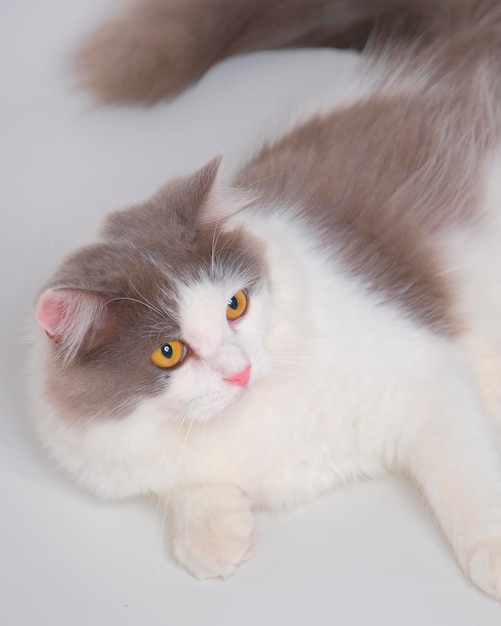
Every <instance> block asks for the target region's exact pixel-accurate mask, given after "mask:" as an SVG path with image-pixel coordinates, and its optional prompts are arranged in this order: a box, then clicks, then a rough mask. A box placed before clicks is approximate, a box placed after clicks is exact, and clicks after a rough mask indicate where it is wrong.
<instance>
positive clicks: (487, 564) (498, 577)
mask: <svg viewBox="0 0 501 626" xmlns="http://www.w3.org/2000/svg"><path fill="white" fill-rule="evenodd" d="M467 574H468V576H469V578H470V579H471V581H472V582H473V583H474V584H475V585H476V586H477V587H479V588H480V589H481V590H482V591H483V592H485V593H486V594H487V595H489V596H492V597H493V598H496V599H497V600H501V537H497V538H492V539H486V540H484V541H479V542H478V543H477V545H476V546H475V548H474V549H473V550H472V552H471V553H470V557H469V559H468V566H467Z"/></svg>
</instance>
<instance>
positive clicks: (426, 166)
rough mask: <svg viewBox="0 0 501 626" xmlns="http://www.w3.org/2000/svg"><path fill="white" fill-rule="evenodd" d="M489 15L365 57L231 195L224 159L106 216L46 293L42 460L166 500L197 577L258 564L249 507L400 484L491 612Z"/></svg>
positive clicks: (495, 245)
mask: <svg viewBox="0 0 501 626" xmlns="http://www.w3.org/2000/svg"><path fill="white" fill-rule="evenodd" d="M163 4H165V5H167V4H168V3H163ZM296 4H297V3H296ZM313 4H314V5H315V6H316V4H315V3H313ZM332 4H333V6H334V5H336V6H337V4H339V5H341V4H342V3H337V4H336V3H335V2H333V3H332ZM355 4H356V3H354V5H355ZM390 4H391V3H384V2H383V3H382V5H381V6H383V5H384V6H385V7H386V8H388V6H390ZM394 4H395V5H397V4H398V5H399V6H400V3H394ZM452 4H454V3H452ZM474 4H475V6H477V4H478V3H474ZM480 4H482V3H480ZM152 5H155V6H157V7H158V6H160V5H162V3H161V2H158V0H155V2H151V1H150V2H149V4H148V3H145V5H144V6H150V7H151V6H152ZM487 5H489V6H488V9H489V11H488V15H489V19H488V20H482V19H481V17H478V19H477V22H475V23H474V27H472V31H471V32H469V31H468V29H466V28H465V27H464V25H463V27H462V28H461V27H459V26H458V27H457V29H458V32H459V33H460V34H459V35H458V36H456V34H455V30H454V28H453V29H452V34H449V35H448V36H450V40H448V39H447V38H445V42H444V43H440V45H436V43H435V44H434V43H433V41H432V43H431V44H430V47H427V46H426V45H424V46H423V45H422V42H418V44H414V48H412V50H411V52H410V53H409V52H407V51H406V49H405V48H404V49H400V48H397V52H395V51H392V49H391V48H390V49H389V52H387V55H388V56H387V57H386V56H383V58H382V59H381V61H380V64H379V66H378V65H376V66H374V65H373V62H372V61H370V62H369V61H367V62H360V64H359V71H360V76H359V80H358V82H357V79H353V77H351V78H350V80H349V81H347V87H349V88H347V92H349V96H347V98H349V102H347V101H345V102H344V103H343V106H341V107H339V106H338V108H335V109H334V110H330V107H329V104H328V103H324V112H323V113H322V115H318V114H311V116H310V118H309V120H307V121H305V122H303V123H300V124H299V123H298V124H296V125H295V126H294V127H292V129H291V130H289V131H287V132H285V131H284V133H283V134H282V136H280V137H277V138H276V139H274V140H273V141H270V143H269V144H267V145H266V146H264V148H262V150H261V151H258V153H257V154H256V156H254V157H253V158H252V159H251V160H250V161H249V162H248V163H246V164H244V165H243V166H242V167H241V168H240V169H239V170H238V171H237V172H236V174H235V175H234V177H233V181H232V187H233V190H232V189H231V188H230V189H229V190H225V192H224V193H221V192H219V191H218V185H217V182H216V176H217V170H218V166H219V161H218V160H215V161H213V162H211V163H210V164H208V165H207V166H205V167H204V168H202V170H200V171H199V172H197V173H195V174H194V175H193V176H191V177H186V178H183V179H177V180H174V181H172V182H171V183H169V184H168V185H167V186H166V187H165V188H164V189H162V190H161V191H160V192H159V193H158V194H157V195H156V196H155V197H154V198H152V199H151V200H150V201H148V202H147V203H145V204H144V205H141V206H138V207H133V208H131V209H128V210H126V211H123V212H117V213H114V214H112V215H111V216H110V217H109V218H108V220H107V221H106V223H105V225H104V228H103V230H102V233H101V236H100V241H99V242H97V243H96V244H92V245H91V246H89V247H86V248H82V249H80V250H78V251H77V252H75V253H74V254H73V255H72V256H71V257H70V258H68V259H67V260H66V261H65V262H64V263H63V264H62V265H61V268H60V269H59V270H58V272H57V273H56V275H55V276H54V278H53V279H52V280H51V282H50V284H49V285H48V287H47V288H46V290H45V291H44V292H43V293H42V295H41V297H40V299H39V301H38V305H37V317H38V321H39V323H40V325H41V326H42V328H43V329H44V330H45V333H46V334H48V335H49V338H47V337H46V336H45V335H44V334H43V333H41V334H40V337H39V339H38V340H37V342H36V346H35V350H34V363H36V368H34V369H36V370H37V374H36V375H34V377H33V380H34V393H35V397H36V410H37V425H38V430H39V432H40V434H41V436H42V439H43V441H44V443H45V444H46V446H47V447H48V448H49V450H50V453H51V455H52V456H53V458H54V459H55V460H56V461H57V462H58V463H59V464H60V465H61V466H62V467H64V468H65V469H66V470H67V471H69V472H70V474H72V475H73V476H74V478H76V480H77V481H79V482H80V483H82V484H83V485H85V486H86V487H88V488H90V489H91V490H92V491H94V492H96V493H98V494H99V495H101V496H104V497H107V498H118V497H127V496H134V495H139V494H150V493H153V494H155V495H157V496H158V497H159V498H160V499H161V500H162V501H163V502H164V504H165V506H166V507H168V512H169V517H170V524H171V539H172V545H173V551H174V554H175V555H176V557H177V559H178V560H179V561H180V562H181V563H183V564H184V565H185V566H186V567H187V568H188V569H189V570H190V571H191V572H193V573H194V574H195V575H196V576H198V577H201V578H204V577H217V576H227V575H229V574H230V573H232V571H233V570H234V568H235V567H236V566H237V565H238V564H239V563H240V562H242V561H243V560H246V559H247V558H248V557H249V556H250V555H251V554H252V552H253V548H254V542H255V535H254V528H253V520H252V515H251V509H252V508H264V509H280V508H284V507H290V506H293V505H296V504H298V503H302V502H305V501H307V500H309V499H311V498H313V497H315V496H317V495H318V494H320V493H324V492H326V491H327V490H329V489H331V488H332V487H333V486H335V485H336V484H340V483H343V482H345V481H347V480H350V479H353V478H356V477H359V476H371V477H373V476H376V475H378V474H381V473H382V472H384V471H387V470H388V469H393V470H396V471H403V472H405V473H408V474H410V475H412V476H413V478H414V479H415V481H416V482H417V483H418V485H419V487H420V488H421V490H422V491H423V492H424V494H425V497H426V499H427V500H428V502H429V503H430V505H431V508H432V509H433V511H434V513H435V514H436V516H437V519H438V520H439V522H440V524H441V527H442V529H443V530H444V532H445V534H446V535H447V537H448V539H449V540H450V542H451V544H452V546H453V548H454V550H455V552H456V555H457V557H458V560H459V562H460V563H461V565H462V567H463V569H464V570H465V572H466V573H467V575H469V576H470V577H471V578H472V579H473V581H474V582H475V583H476V584H477V585H479V586H480V587H481V588H482V589H483V590H484V591H486V592H487V593H490V594H491V595H494V596H496V597H498V598H499V597H501V452H500V450H501V448H500V447H499V442H498V441H497V439H496V434H495V428H496V425H497V413H498V410H499V408H500V407H501V398H500V397H499V395H500V394H499V391H500V389H499V387H501V376H499V372H501V324H500V323H499V320H501V291H500V288H499V271H498V268H499V262H500V261H501V210H500V206H501V184H500V183H499V181H498V173H499V171H500V170H501V149H499V148H498V133H499V127H498V122H499V120H498V117H499V112H498V111H497V110H496V107H497V102H498V95H499V92H500V90H501V81H500V80H499V78H500V77H499V74H497V73H496V62H495V56H494V55H493V50H495V49H496V43H495V41H496V37H501V35H500V34H499V32H498V31H499V30H500V29H501V26H499V24H500V21H499V15H498V13H496V11H499V7H498V5H497V3H495V2H490V3H486V5H485V6H487ZM322 6H323V5H322ZM343 6H345V5H343ZM478 6H480V5H478ZM449 8H450V10H451V11H452V10H453V9H454V7H453V6H452V5H451V6H450V7H449ZM481 8H485V7H483V5H482V7H481ZM496 19H497V20H498V21H497V22H496ZM452 21H453V20H452ZM459 21H461V20H459ZM491 25H493V26H492V30H491V31H490V35H491V36H492V41H490V43H489V42H488V43H486V41H487V39H486V33H487V32H488V31H489V28H490V27H491ZM496 29H497V30H496ZM355 31H356V32H357V33H358V32H359V31H358V29H357V28H356V29H355ZM244 39H245V37H244ZM294 41H295V40H294ZM299 41H302V40H301V39H300V40H299ZM458 42H459V43H458ZM459 44H460V45H461V48H460V49H461V50H462V51H463V50H466V51H467V54H466V55H465V57H464V59H463V58H462V57H461V58H458V57H457V56H456V54H455V52H456V51H457V46H458V45H459ZM395 45H397V44H395ZM497 45H499V44H497ZM237 49H238V46H237ZM242 49H245V47H243V48H242ZM87 54H88V52H87ZM399 57H400V58H399ZM397 58H399V60H398V63H397V61H396V59H397ZM350 62H351V61H350ZM496 79H497V82H496ZM185 82H186V78H185ZM98 83H99V81H98ZM493 85H494V86H493ZM336 88H337V89H338V91H340V92H342V88H343V85H342V84H338V85H337V86H336ZM357 90H358V91H357ZM104 95H106V94H104ZM108 95H109V94H108ZM147 99H151V97H150V96H148V98H147ZM325 109H327V110H325ZM165 346H167V347H168V351H169V353H168V354H167V352H166V351H165V350H164V352H163V353H162V355H163V356H162V355H160V356H158V354H157V351H158V349H159V348H162V349H164V348H165ZM183 346H184V347H183ZM166 354H167V356H166ZM173 355H174V356H173ZM158 359H160V360H158ZM165 359H171V363H173V367H172V368H171V367H170V363H166V361H165ZM172 359H175V361H173V360H172ZM152 360H153V362H152ZM41 364H43V367H41ZM159 364H160V365H159Z"/></svg>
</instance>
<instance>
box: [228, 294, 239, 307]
mask: <svg viewBox="0 0 501 626" xmlns="http://www.w3.org/2000/svg"><path fill="white" fill-rule="evenodd" d="M228 306H229V307H230V309H233V310H234V311H236V310H237V307H238V300H237V299H236V298H235V296H233V298H231V300H230V301H229V302H228Z"/></svg>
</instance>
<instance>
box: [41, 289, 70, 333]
mask: <svg viewBox="0 0 501 626" xmlns="http://www.w3.org/2000/svg"><path fill="white" fill-rule="evenodd" d="M64 314H65V300H64V299H63V298H61V297H60V296H59V294H58V292H57V291H51V292H47V293H45V294H43V296H42V297H41V298H40V300H39V301H38V305H37V311H36V318H37V322H38V323H39V324H40V326H42V328H43V329H44V330H45V331H47V332H48V333H49V335H55V334H56V332H57V331H58V330H59V329H60V328H61V323H62V321H63V319H64Z"/></svg>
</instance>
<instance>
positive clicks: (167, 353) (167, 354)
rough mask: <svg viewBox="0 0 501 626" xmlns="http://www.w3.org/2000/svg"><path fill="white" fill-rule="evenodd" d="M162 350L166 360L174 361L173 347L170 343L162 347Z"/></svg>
mask: <svg viewBox="0 0 501 626" xmlns="http://www.w3.org/2000/svg"><path fill="white" fill-rule="evenodd" d="M161 350H162V354H163V355H164V357H165V358H166V359H172V346H171V345H170V344H169V343H166V344H165V345H164V346H162V348H161Z"/></svg>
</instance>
